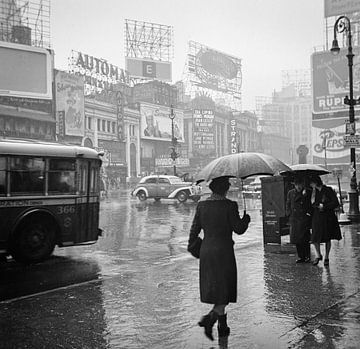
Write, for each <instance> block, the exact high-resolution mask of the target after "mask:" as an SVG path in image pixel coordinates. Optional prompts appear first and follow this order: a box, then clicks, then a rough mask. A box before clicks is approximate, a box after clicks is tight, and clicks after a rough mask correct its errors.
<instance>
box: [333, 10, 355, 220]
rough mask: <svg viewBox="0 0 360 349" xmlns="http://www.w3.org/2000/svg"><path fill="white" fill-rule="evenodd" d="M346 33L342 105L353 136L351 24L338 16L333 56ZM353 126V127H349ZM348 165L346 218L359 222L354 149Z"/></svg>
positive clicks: (353, 103)
mask: <svg viewBox="0 0 360 349" xmlns="http://www.w3.org/2000/svg"><path fill="white" fill-rule="evenodd" d="M343 32H344V33H346V38H347V48H348V53H347V55H346V57H347V59H348V67H349V88H350V98H349V97H348V96H346V97H345V98H344V104H346V105H348V106H349V122H350V129H351V130H352V132H351V134H352V135H354V134H355V132H356V128H355V111H354V106H355V105H357V104H360V98H358V99H354V89H353V58H354V54H353V51H352V43H351V40H352V36H351V23H350V19H349V18H348V17H346V16H340V17H339V18H338V19H337V20H336V22H335V25H334V40H333V42H332V47H331V50H330V51H331V52H332V53H333V54H338V53H339V52H340V47H339V44H338V41H337V39H336V34H337V33H343ZM351 126H353V127H351ZM350 163H351V166H352V168H353V173H352V176H351V179H350V191H349V212H348V217H349V219H350V220H352V221H359V220H360V214H359V192H358V188H357V180H356V154H355V148H354V147H352V148H350Z"/></svg>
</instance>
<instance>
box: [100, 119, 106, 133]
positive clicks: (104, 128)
mask: <svg viewBox="0 0 360 349" xmlns="http://www.w3.org/2000/svg"><path fill="white" fill-rule="evenodd" d="M101 126H102V131H104V132H105V131H106V121H105V120H102V125H101Z"/></svg>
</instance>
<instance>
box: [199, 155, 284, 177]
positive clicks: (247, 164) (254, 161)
mask: <svg viewBox="0 0 360 349" xmlns="http://www.w3.org/2000/svg"><path fill="white" fill-rule="evenodd" d="M290 170H291V169H290V168H289V167H288V166H286V165H285V164H284V163H283V162H282V161H280V160H279V159H277V158H275V157H273V156H271V155H267V154H263V153H250V152H244V153H236V154H230V155H224V156H221V157H219V158H217V159H215V160H213V161H211V162H210V163H209V164H207V165H206V166H205V167H204V168H203V169H202V170H201V171H200V172H199V174H198V175H197V182H198V183H200V182H202V181H210V180H211V179H214V178H217V177H225V176H227V177H238V178H242V179H244V178H247V177H250V176H256V175H274V174H276V173H279V172H281V171H290Z"/></svg>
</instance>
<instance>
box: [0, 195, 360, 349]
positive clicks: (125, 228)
mask: <svg viewBox="0 0 360 349" xmlns="http://www.w3.org/2000/svg"><path fill="white" fill-rule="evenodd" d="M128 194H129V192H128V191H120V192H113V193H112V194H111V196H110V197H109V198H108V199H107V200H105V201H103V202H102V204H101V227H102V228H103V229H104V235H103V237H101V239H100V240H99V241H98V243H97V244H95V245H92V246H83V247H69V248H65V249H57V250H56V251H55V256H54V257H53V258H52V259H51V260H49V261H47V262H45V263H41V264H38V265H33V266H28V267H23V266H20V265H18V264H16V263H15V262H11V261H10V262H8V263H6V264H5V265H2V266H1V270H0V276H1V280H2V285H1V286H0V291H1V292H0V295H1V297H2V299H7V300H3V301H2V302H0V348H36V349H38V348H96V349H97V348H359V347H360V345H359V343H360V289H359V287H360V286H359V285H360V283H359V281H360V225H348V226H343V227H342V232H343V239H342V240H341V241H339V242H337V241H336V242H333V247H332V251H331V254H330V266H329V267H324V266H323V264H322V262H320V263H319V265H318V266H313V265H311V264H295V260H296V258H297V257H296V254H295V248H294V247H293V246H291V245H289V244H288V243H287V241H288V237H283V241H282V245H281V246H279V245H267V246H264V245H263V239H262V217H261V211H260V208H261V205H260V202H259V201H258V200H252V201H251V200H249V201H248V202H247V210H248V212H249V214H250V215H251V218H252V222H251V224H250V227H249V229H248V231H247V232H246V233H245V235H243V236H234V241H235V254H236V258H237V266H238V302H237V303H234V304H231V305H230V306H229V307H228V309H227V310H228V323H229V326H230V327H231V334H230V336H229V337H228V339H221V340H218V338H217V333H216V330H215V331H214V332H215V341H214V342H211V341H209V340H208V339H207V338H206V337H205V336H204V334H203V329H201V328H200V327H198V326H197V321H198V320H199V319H200V317H201V316H202V315H203V314H205V313H206V312H208V311H209V308H210V307H209V305H206V304H202V303H200V301H199V287H198V260H196V259H194V258H193V257H192V256H191V255H190V254H189V253H187V251H186V244H187V238H188V232H189V228H190V224H191V220H192V216H193V214H194V210H195V207H196V204H194V203H192V202H190V201H189V202H186V203H185V204H179V203H177V202H175V201H165V200H163V201H161V202H159V203H158V202H154V201H152V200H148V201H146V202H144V203H139V202H138V201H137V200H136V199H133V198H130V197H129V195H128ZM239 205H241V200H239ZM322 248H323V247H322ZM3 281H5V282H3ZM13 297H18V298H13ZM11 298H12V299H11ZM214 329H215V328H214Z"/></svg>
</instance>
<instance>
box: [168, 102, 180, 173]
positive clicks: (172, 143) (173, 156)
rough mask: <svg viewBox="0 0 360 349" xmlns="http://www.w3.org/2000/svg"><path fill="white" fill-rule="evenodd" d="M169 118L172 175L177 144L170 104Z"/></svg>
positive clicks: (176, 155)
mask: <svg viewBox="0 0 360 349" xmlns="http://www.w3.org/2000/svg"><path fill="white" fill-rule="evenodd" d="M169 118H170V120H171V147H170V148H171V154H170V157H171V159H172V160H173V165H174V176H176V162H175V161H176V158H177V157H178V153H177V152H176V144H177V139H176V138H175V135H174V119H175V114H174V108H173V106H172V105H171V106H170V115H169Z"/></svg>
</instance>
